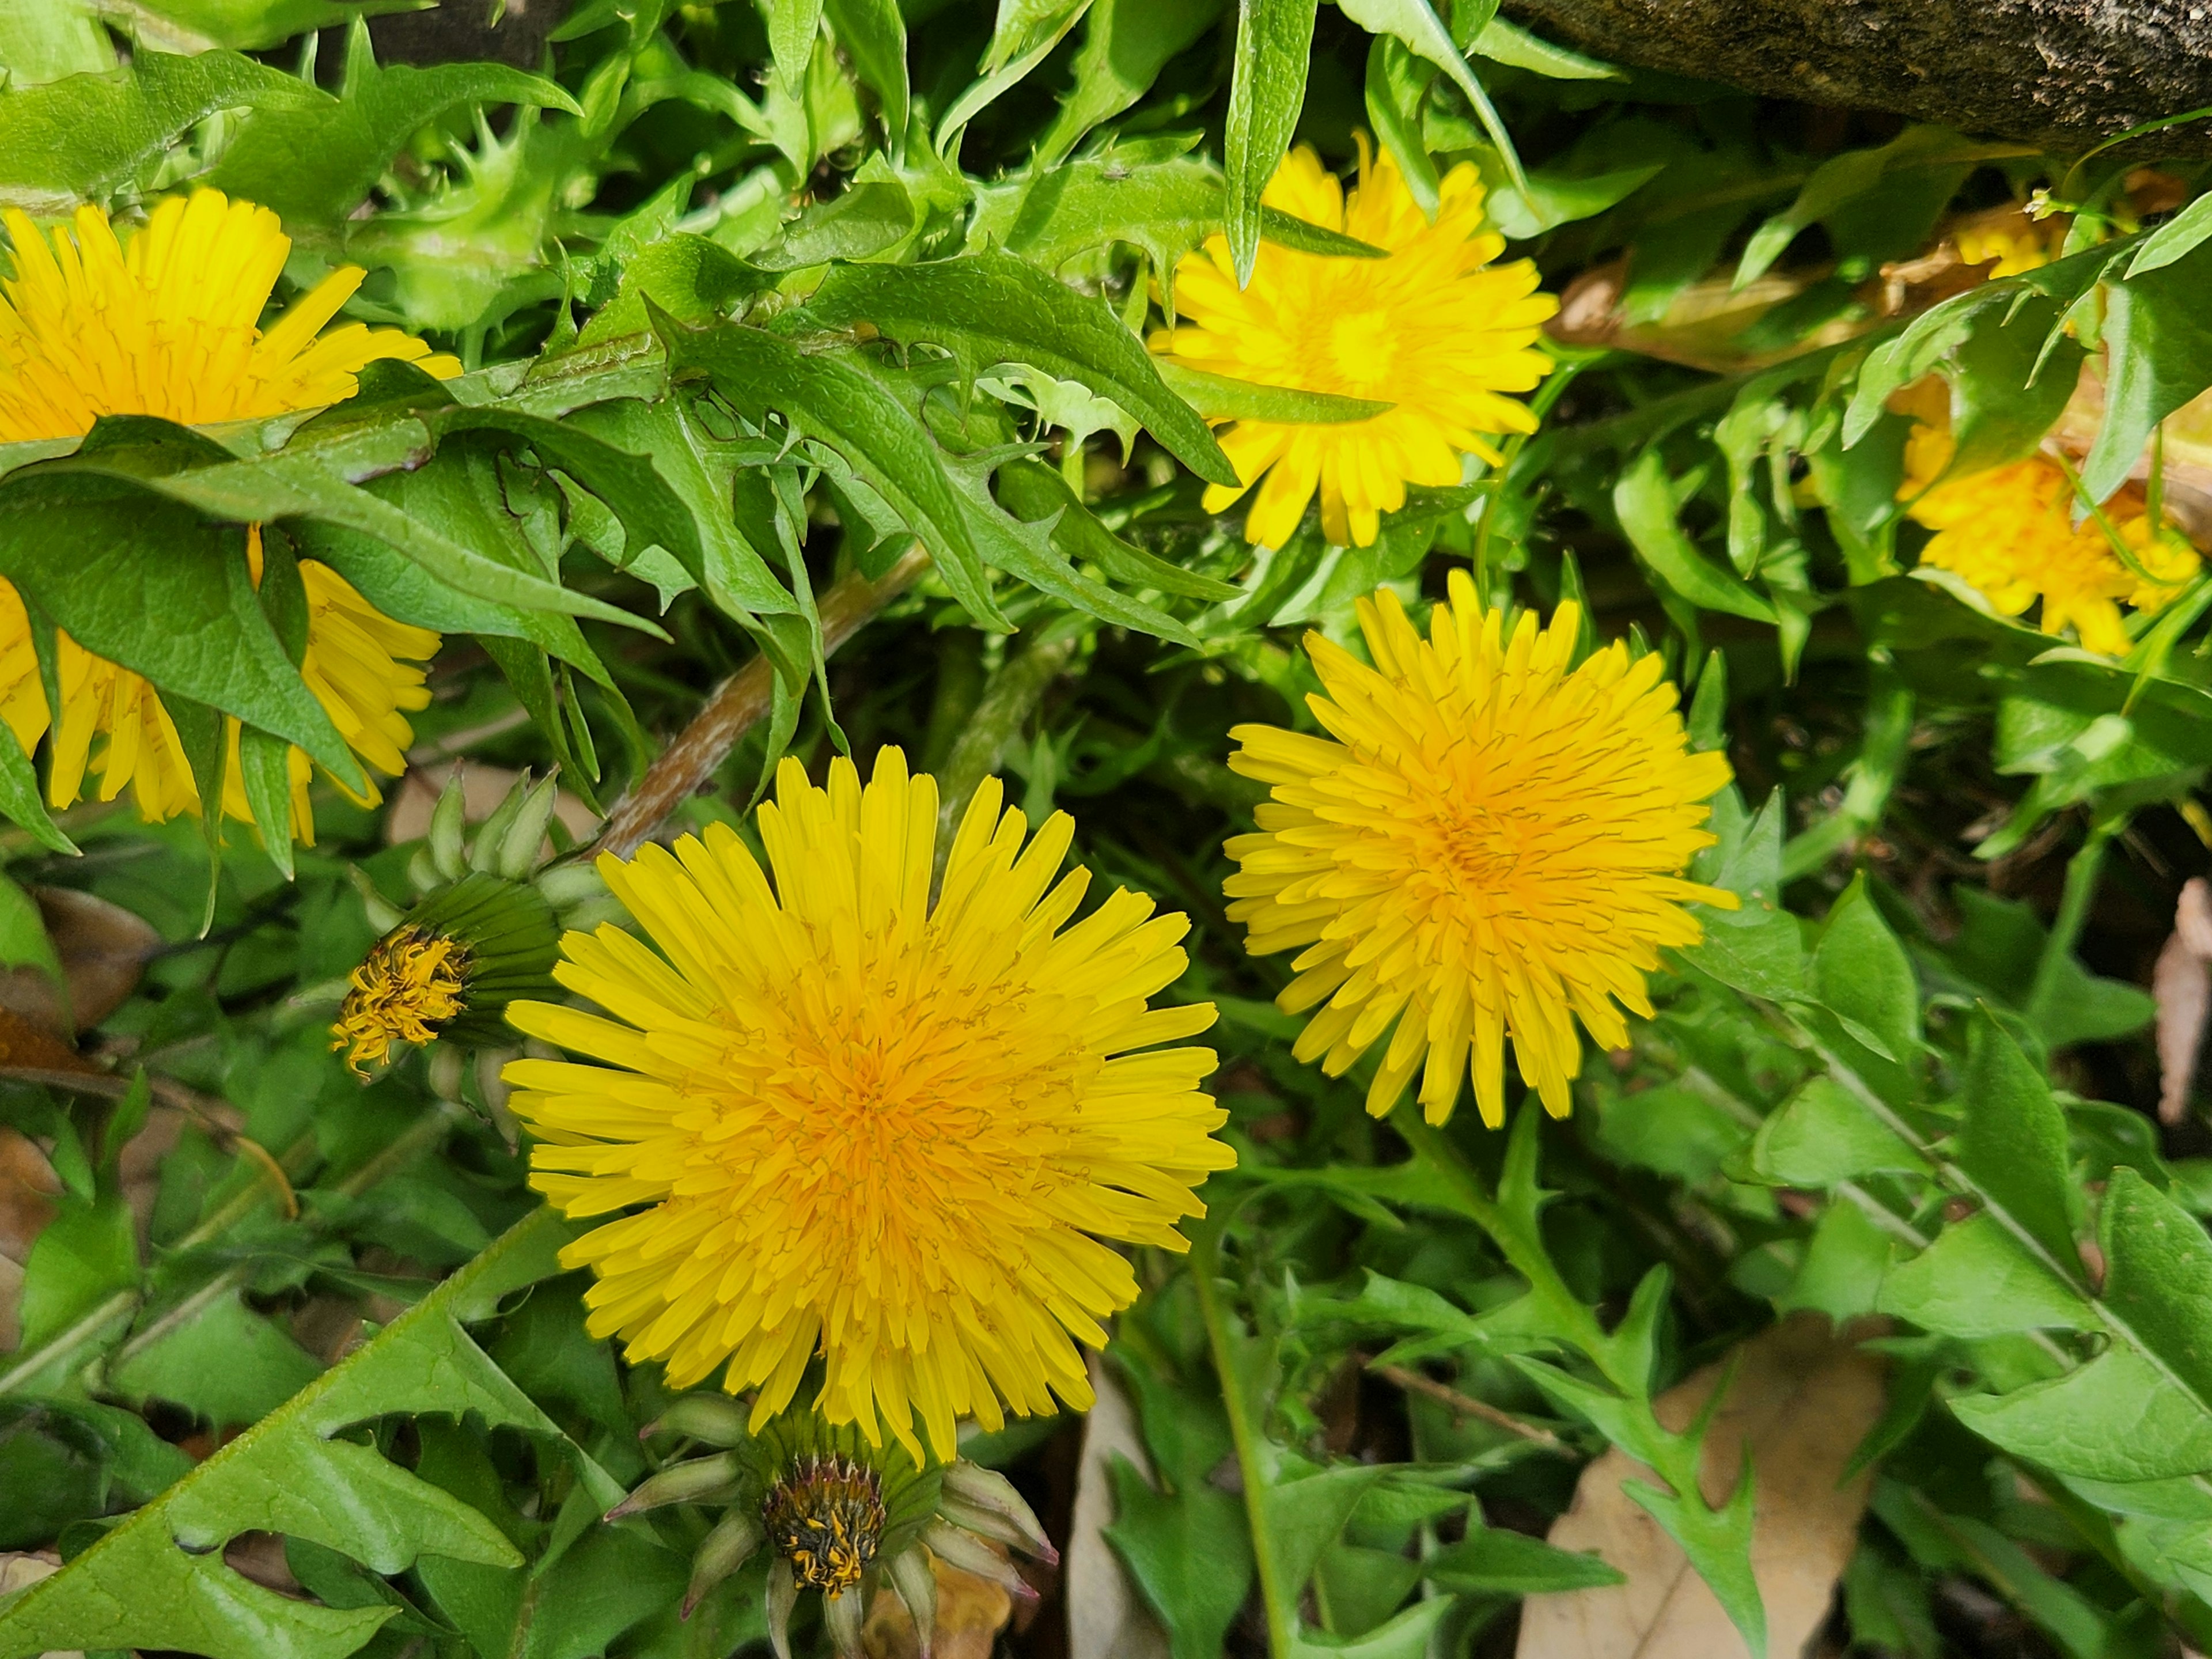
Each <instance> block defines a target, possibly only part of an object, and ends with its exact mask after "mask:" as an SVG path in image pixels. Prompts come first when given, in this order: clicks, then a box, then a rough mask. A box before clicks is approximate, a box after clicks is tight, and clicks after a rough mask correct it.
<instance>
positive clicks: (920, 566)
mask: <svg viewBox="0 0 2212 1659" xmlns="http://www.w3.org/2000/svg"><path fill="white" fill-rule="evenodd" d="M927 568H929V556H928V555H927V553H924V552H923V551H922V550H921V549H919V548H916V549H915V550H913V551H911V552H909V553H908V554H907V555H906V556H904V557H902V558H901V559H900V560H899V562H897V563H896V564H895V565H893V566H892V567H891V568H890V569H889V570H887V571H885V572H884V575H883V578H882V580H879V581H870V580H868V579H867V578H866V577H865V576H863V575H861V574H860V573H859V572H858V571H854V572H852V573H850V574H848V575H846V576H844V577H843V578H842V579H841V580H839V581H838V582H837V584H836V586H833V587H832V588H831V589H830V590H829V592H827V593H824V594H823V596H822V605H821V611H822V650H823V654H824V655H827V654H828V653H830V652H833V651H835V650H836V648H837V647H839V646H841V645H842V644H844V642H845V641H847V640H848V639H850V638H852V636H853V635H854V634H856V633H858V632H859V631H860V628H861V627H862V626H863V625H864V624H865V623H868V622H870V621H872V619H873V618H874V617H875V615H876V613H877V612H878V611H881V610H882V609H883V608H884V606H885V605H889V604H890V602H891V601H892V600H893V599H896V598H897V597H898V596H899V595H900V594H901V593H903V592H906V590H907V589H908V588H909V587H911V586H914V583H915V579H916V578H917V577H919V576H920V575H921V573H922V572H923V571H924V570H926V569H927ZM774 692H775V674H774V671H773V670H772V669H771V668H770V667H769V661H768V659H767V658H765V657H755V658H754V659H752V660H751V661H750V662H749V663H747V664H746V665H744V667H743V668H740V669H739V670H738V671H737V672H736V673H734V674H732V675H731V676H730V678H728V679H726V680H724V681H723V682H722V684H720V686H718V687H716V688H715V690H714V696H711V697H709V698H708V700H707V706H706V707H705V708H702V709H701V710H700V711H699V712H698V714H696V715H695V716H693V717H692V720H691V724H690V725H689V726H685V727H684V731H683V733H682V735H681V736H679V737H678V738H677V739H676V741H675V742H673V743H671V744H669V745H668V747H667V748H666V749H665V750H663V751H662V753H661V756H660V758H659V759H658V760H656V761H655V762H653V764H652V766H651V767H649V768H648V769H647V771H646V775H645V776H644V778H643V779H642V780H641V781H640V782H639V784H638V786H637V787H636V788H635V790H633V791H632V792H631V793H629V794H628V795H625V796H624V797H623V799H621V800H619V801H617V802H616V803H615V810H614V811H613V813H612V814H611V816H610V817H608V819H607V827H606V828H605V829H603V830H601V831H600V832H599V840H598V842H595V843H594V844H593V846H592V851H593V852H594V853H612V854H615V856H616V857H617V858H628V857H629V855H630V854H632V853H635V851H637V849H638V848H639V847H640V846H641V845H642V844H643V843H644V842H646V841H647V840H648V839H650V838H651V836H652V835H653V831H654V830H656V829H659V828H660V825H661V822H662V820H664V819H665V818H666V817H668V815H669V814H670V813H671V812H673V811H675V810H676V809H677V808H678V806H680V805H683V803H684V801H685V800H686V799H689V798H690V796H692V795H693V794H695V793H697V792H698V790H699V789H700V788H701V787H702V786H703V785H704V784H705V783H706V781H707V780H708V779H709V778H711V777H713V776H714V773H715V770H716V769H717V768H719V767H720V765H721V763H723V762H724V761H726V760H727V759H728V758H729V755H730V750H732V749H734V748H736V747H737V746H738V743H739V741H740V740H741V739H742V738H744V735H745V733H746V732H750V730H751V729H752V727H753V723H754V722H755V721H757V720H759V719H760V718H761V716H762V715H763V714H767V713H768V710H769V702H770V700H771V698H772V696H774Z"/></svg>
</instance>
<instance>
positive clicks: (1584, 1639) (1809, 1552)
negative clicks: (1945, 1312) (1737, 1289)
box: [1516, 1314, 1884, 1659]
mask: <svg viewBox="0 0 2212 1659" xmlns="http://www.w3.org/2000/svg"><path fill="white" fill-rule="evenodd" d="M1869 1334H1873V1329H1872V1328H1871V1327H1869V1328H1862V1329H1859V1330H1857V1332H1856V1335H1857V1336H1860V1337H1863V1336H1866V1335H1869ZM1853 1335H1854V1333H1851V1332H1846V1333H1844V1334H1835V1333H1832V1331H1831V1329H1830V1328H1829V1324H1828V1321H1827V1320H1826V1318H1825V1317H1824V1316H1821V1315H1819V1314H1798V1315H1796V1316H1794V1317H1792V1318H1790V1319H1789V1320H1786V1321H1784V1322H1783V1323H1782V1324H1779V1325H1777V1326H1775V1327H1774V1328H1772V1329H1771V1330H1769V1331H1766V1332H1764V1333H1762V1334H1760V1335H1759V1336H1757V1337H1755V1338H1753V1340H1751V1341H1749V1342H1747V1343H1745V1344H1744V1345H1743V1346H1741V1347H1740V1348H1738V1349H1737V1350H1736V1351H1735V1353H1734V1354H1733V1355H1732V1356H1731V1357H1730V1358H1731V1359H1732V1360H1733V1362H1734V1363H1735V1368H1736V1369H1735V1377H1734V1380H1733V1381H1732V1383H1730V1385H1729V1393H1728V1397H1727V1398H1726V1399H1725V1400H1724V1401H1723V1402H1722V1405H1721V1409H1720V1412H1719V1413H1718V1415H1717V1416H1716V1417H1715V1419H1714V1420H1713V1423H1712V1426H1711V1429H1710V1431H1708V1433H1707V1436H1706V1440H1705V1466H1704V1468H1703V1471H1702V1474H1703V1480H1704V1484H1705V1496H1706V1497H1707V1498H1709V1499H1711V1500H1712V1501H1715V1502H1717V1501H1720V1500H1721V1499H1723V1498H1726V1497H1727V1495H1728V1494H1729V1492H1732V1491H1733V1490H1734V1489H1735V1483H1736V1477H1737V1474H1738V1472H1739V1471H1740V1470H1741V1468H1742V1466H1743V1452H1744V1448H1745V1447H1746V1446H1747V1445H1748V1446H1749V1447H1750V1449H1751V1455H1752V1468H1753V1476H1754V1479H1755V1480H1756V1481H1757V1483H1758V1484H1757V1486H1756V1488H1755V1489H1754V1494H1753V1515H1754V1516H1755V1520H1754V1523H1753V1533H1752V1546H1751V1563H1752V1570H1753V1572H1754V1573H1756V1574H1757V1575H1758V1578H1759V1593H1760V1595H1761V1596H1762V1597H1763V1598H1764V1599H1765V1603H1766V1628H1767V1642H1768V1651H1769V1652H1770V1653H1771V1654H1772V1655H1773V1656H1774V1659H1791V1656H1795V1655H1798V1654H1802V1653H1803V1652H1804V1651H1805V1650H1806V1649H1807V1647H1808V1644H1810V1643H1811V1642H1812V1640H1813V1638H1814V1636H1815V1635H1816V1634H1817V1633H1818V1632H1819V1631H1820V1626H1821V1624H1822V1623H1823V1622H1824V1621H1825V1620H1826V1618H1827V1616H1828V1606H1829V1603H1830V1602H1831V1601H1833V1600H1834V1598H1835V1593H1836V1582H1837V1580H1838V1578H1839V1577H1842V1575H1843V1571H1844V1565H1846V1564H1847V1563H1848V1562H1849V1561H1850V1558H1851V1550H1852V1547H1853V1546H1854V1544H1855V1542H1856V1541H1857V1535H1858V1525H1859V1516H1860V1515H1861V1514H1862V1513H1863V1511H1864V1510H1865V1508H1866V1500H1867V1492H1868V1490H1869V1487H1870V1486H1872V1484H1873V1481H1874V1474H1873V1471H1872V1470H1867V1471H1864V1472H1863V1473H1862V1474H1860V1475H1859V1476H1858V1477H1857V1479H1856V1480H1852V1481H1851V1482H1850V1483H1849V1484H1848V1485H1844V1486H1838V1484H1837V1483H1838V1480H1840V1478H1841V1477H1842V1474H1843V1472H1844V1466H1845V1465H1846V1464H1848V1463H1849V1462H1850V1457H1851V1454H1852V1453H1853V1452H1854V1451H1856V1450H1857V1449H1858V1445H1859V1443H1860V1442H1861V1441H1862V1440H1863V1439H1864V1438H1865V1437H1866V1435H1867V1432H1868V1431H1869V1430H1870V1429H1871V1428H1873V1426H1874V1425H1875V1421H1876V1420H1877V1419H1879V1418H1880V1417H1881V1411H1882V1397H1883V1370H1884V1366H1883V1363H1882V1361H1881V1358H1880V1357H1879V1356H1877V1355H1875V1354H1870V1353H1868V1352H1865V1351H1863V1349H1860V1348H1858V1347H1857V1346H1855V1345H1854V1341H1853ZM1728 1364H1729V1361H1723V1362H1722V1363H1721V1364H1713V1365H1708V1366H1706V1367H1705V1369H1704V1370H1701V1371H1699V1372H1698V1373H1697V1374H1696V1375H1695V1376H1691V1377H1689V1378H1688V1379H1687V1380H1686V1381H1684V1382H1683V1383H1679V1384H1678V1385H1676V1386H1675V1387H1674V1388H1672V1389H1668V1391H1667V1392H1666V1393H1665V1394H1663V1395H1661V1396H1660V1397H1659V1399H1658V1400H1657V1401H1656V1402H1655V1403H1656V1406H1657V1408H1658V1413H1659V1419H1660V1421H1662V1423H1664V1424H1666V1425H1668V1427H1669V1428H1674V1429H1680V1428H1683V1427H1685V1426H1686V1425H1688V1424H1689V1423H1690V1422H1691V1420H1692V1419H1693V1418H1694V1417H1695V1416H1696V1415H1697V1413H1698V1412H1699V1409H1700V1408H1702V1407H1703V1406H1704V1405H1705V1401H1706V1399H1707V1398H1708V1397H1709V1396H1710V1395H1711V1393H1712V1391H1713V1389H1714V1387H1715V1386H1716V1385H1717V1383H1719V1381H1720V1379H1721V1377H1722V1376H1723V1372H1724V1371H1725V1370H1726V1369H1727V1367H1728ZM1624 1480H1641V1481H1643V1482H1644V1483H1646V1484H1648V1485H1656V1484H1658V1479H1657V1477H1656V1475H1654V1474H1652V1473H1651V1471H1650V1470H1649V1469H1647V1468H1644V1465H1642V1464H1641V1463H1638V1462H1636V1461H1635V1460H1634V1459H1632V1458H1631V1457H1628V1456H1626V1455H1624V1454H1622V1453H1621V1452H1620V1451H1617V1450H1615V1451H1608V1452H1607V1453H1606V1455H1604V1456H1602V1457H1601V1458H1599V1459H1598V1460H1597V1461H1596V1462H1594V1463H1592V1464H1591V1465H1590V1466H1589V1468H1586V1469H1584V1470H1583V1474H1582V1479H1581V1480H1579V1481H1578V1482H1577V1484H1576V1486H1575V1501H1574V1504H1573V1506H1572V1507H1571V1508H1570V1509H1569V1510H1567V1512H1566V1513H1565V1515H1563V1516H1560V1517H1559V1520H1558V1522H1555V1523H1554V1524H1553V1528H1552V1531H1551V1542H1552V1543H1553V1546H1554V1547H1557V1548H1559V1549H1563V1550H1593V1549H1594V1550H1595V1551H1597V1553H1599V1554H1600V1555H1601V1556H1603V1557H1604V1558H1605V1559H1606V1560H1607V1562H1609V1563H1611V1564H1612V1565H1613V1566H1615V1567H1617V1568H1619V1569H1620V1571H1622V1572H1623V1573H1626V1575H1627V1577H1628V1582H1627V1583H1625V1584H1613V1585H1608V1586H1607V1588H1605V1589H1588V1590H1575V1591H1571V1592H1570V1593H1568V1594H1565V1595H1532V1596H1530V1597H1529V1598H1528V1601H1527V1602H1526V1603H1525V1604H1524V1606H1523V1607H1522V1614H1521V1644H1520V1647H1519V1648H1518V1650H1516V1651H1517V1656H1518V1659H1735V1656H1738V1655H1745V1656H1747V1655H1748V1653H1749V1650H1748V1648H1747V1647H1746V1645H1745V1644H1744V1640H1743V1638H1742V1637H1741V1635H1740V1634H1738V1633H1737V1632H1736V1628H1735V1626H1734V1625H1733V1624H1731V1623H1730V1622H1729V1617H1728V1615H1727V1613H1723V1611H1722V1610H1721V1604H1720V1602H1719V1601H1717V1599H1715V1597H1714V1595H1713V1593H1712V1591H1711V1590H1710V1589H1706V1588H1705V1581H1704V1580H1703V1579H1701V1578H1699V1577H1698V1576H1697V1574H1696V1573H1695V1572H1693V1571H1691V1569H1690V1564H1689V1561H1688V1559H1687V1558H1686V1557H1685V1556H1684V1555H1683V1553H1682V1552H1681V1549H1680V1547H1679V1546H1678V1545H1676V1543H1675V1542H1674V1540H1673V1539H1671V1538H1669V1537H1668V1535H1667V1534H1666V1533H1665V1531H1664V1530H1662V1528H1661V1527H1660V1525H1659V1523H1658V1522H1657V1521H1656V1520H1654V1519H1653V1518H1652V1516H1651V1514H1650V1511H1649V1510H1645V1509H1644V1507H1643V1506H1642V1505H1640V1504H1638V1503H1637V1502H1636V1500H1635V1499H1634V1498H1631V1497H1629V1496H1628V1494H1627V1493H1626V1492H1623V1491H1622V1490H1621V1483H1622V1482H1623V1481H1624Z"/></svg>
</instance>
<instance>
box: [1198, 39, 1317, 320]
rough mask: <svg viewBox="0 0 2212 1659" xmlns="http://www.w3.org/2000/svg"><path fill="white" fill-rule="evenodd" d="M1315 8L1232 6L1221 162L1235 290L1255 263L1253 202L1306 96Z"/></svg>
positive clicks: (1287, 145)
mask: <svg viewBox="0 0 2212 1659" xmlns="http://www.w3.org/2000/svg"><path fill="white" fill-rule="evenodd" d="M1318 9H1319V6H1318V0H1237V50H1236V54H1235V57H1234V58H1233V59H1232V62H1231V71H1230V81H1229V118H1228V125H1227V126H1226V128H1225V130H1224V132H1223V136H1222V148H1221V155H1222V161H1223V165H1224V167H1225V171H1226V172H1227V173H1228V178H1229V202H1228V222H1227V229H1228V233H1229V249H1230V254H1231V258H1233V259H1234V261H1235V263H1236V266H1237V285H1238V286H1239V287H1240V288H1241V287H1242V286H1243V284H1245V283H1249V282H1250V281H1251V280H1252V266H1253V264H1254V262H1255V260H1257V259H1258V258H1259V257H1260V196H1261V192H1262V191H1265V190H1266V189H1267V183H1268V180H1270V179H1273V177H1274V176H1275V169H1276V167H1278V166H1279V165H1280V164H1281V162H1282V159H1283V157H1284V156H1285V155H1288V154H1289V153H1290V149H1291V134H1292V133H1293V132H1294V131H1297V121H1298V111H1299V110H1300V109H1301V108H1302V107H1303V106H1304V103H1305V96H1306V68H1307V65H1308V64H1309V63H1310V60H1311V58H1312V57H1313V33H1314V15H1315V13H1316V11H1317V10H1318Z"/></svg>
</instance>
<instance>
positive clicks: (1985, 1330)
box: [1878, 1215, 2099, 1337]
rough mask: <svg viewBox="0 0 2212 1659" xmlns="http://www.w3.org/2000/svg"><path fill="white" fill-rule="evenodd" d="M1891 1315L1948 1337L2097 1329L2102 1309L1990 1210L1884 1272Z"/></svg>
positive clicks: (1884, 1298)
mask: <svg viewBox="0 0 2212 1659" xmlns="http://www.w3.org/2000/svg"><path fill="white" fill-rule="evenodd" d="M1878 1305H1879V1307H1880V1309H1881V1311H1882V1312H1883V1313H1886V1314H1890V1315H1893V1316H1895V1317H1897V1318H1899V1319H1908V1320H1911V1322H1913V1323H1914V1324H1916V1325H1917V1326H1919V1327H1920V1328H1921V1329H1923V1330H1924V1331H1934V1332H1936V1333H1937V1334H1941V1335H1944V1336H1959V1337H1980V1336H2005V1335H2008V1334H2011V1333H2013V1332H2015V1331H2033V1330H2061V1331H2081V1330H2094V1329H2096V1328H2097V1327H2098V1323H2099V1322H2098V1319H2097V1316H2096V1312H2095V1310H2093V1309H2092V1308H2091V1307H2090V1306H2089V1304H2088V1303H2087V1300H2085V1299H2084V1298H2083V1297H2082V1296H2081V1292H2080V1291H2076V1290H2075V1289H2074V1288H2073V1286H2071V1285H2068V1284H2066V1283H2065V1282H2064V1281H2063V1280H2061V1279H2057V1278H2055V1277H2054V1276H2053V1275H2052V1274H2051V1270H2050V1269H2049V1268H2048V1267H2045V1266H2044V1265H2043V1264H2042V1263H2041V1262H2039V1261H2037V1260H2036V1259H2035V1258H2034V1257H2033V1256H2032V1255H2029V1254H2028V1253H2027V1251H2026V1250H2024V1249H2021V1245H2020V1241H2019V1240H2018V1239H2016V1238H2015V1237H2013V1236H2012V1235H2011V1234H2010V1233H2008V1232H2007V1231H2005V1229H2004V1226H2003V1225H2002V1223H2001V1222H1999V1221H1998V1220H1997V1219H1996V1218H1995V1217H1993V1216H1988V1215H1976V1216H1969V1217H1967V1218H1966V1220H1964V1221H1960V1222H1956V1223H1954V1224H1953V1225H1950V1226H1948V1227H1946V1228H1945V1229H1944V1230H1943V1231H1942V1235H1941V1236H1940V1237H1938V1238H1937V1239H1936V1242H1935V1243H1933V1244H1931V1245H1929V1247H1928V1248H1927V1249H1924V1250H1923V1251H1922V1252H1921V1253H1920V1254H1919V1255H1916V1256H1914V1257H1913V1258H1912V1259H1911V1261H1905V1262H1903V1263H1900V1264H1899V1265H1897V1266H1895V1267H1892V1268H1891V1269H1890V1270H1889V1272H1888V1273H1887V1274H1886V1275H1884V1277H1883V1279H1882V1282H1881V1297H1880V1300H1879V1303H1878Z"/></svg>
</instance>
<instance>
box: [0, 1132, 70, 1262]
mask: <svg viewBox="0 0 2212 1659" xmlns="http://www.w3.org/2000/svg"><path fill="white" fill-rule="evenodd" d="M61 1189H62V1178H61V1177H60V1176H58V1175H56V1174H55V1173H54V1166H53V1165H52V1164H49V1163H48V1162H47V1161H46V1154H45V1153H44V1152H40V1150H39V1146H38V1143H37V1142H36V1141H34V1140H33V1139H30V1138H29V1137H28V1136H27V1135H25V1134H22V1133H19V1132H18V1131H16V1130H14V1129H6V1128H0V1255H4V1256H6V1257H8V1258H9V1260H11V1261H19V1262H20V1261H29V1260H30V1256H31V1246H32V1245H33V1243H36V1242H37V1241H38V1237H39V1235H40V1233H42V1232H44V1231H46V1223H48V1222H49V1221H52V1219H53V1218H54V1200H55V1198H56V1197H57V1196H58V1194H60V1192H61Z"/></svg>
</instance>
